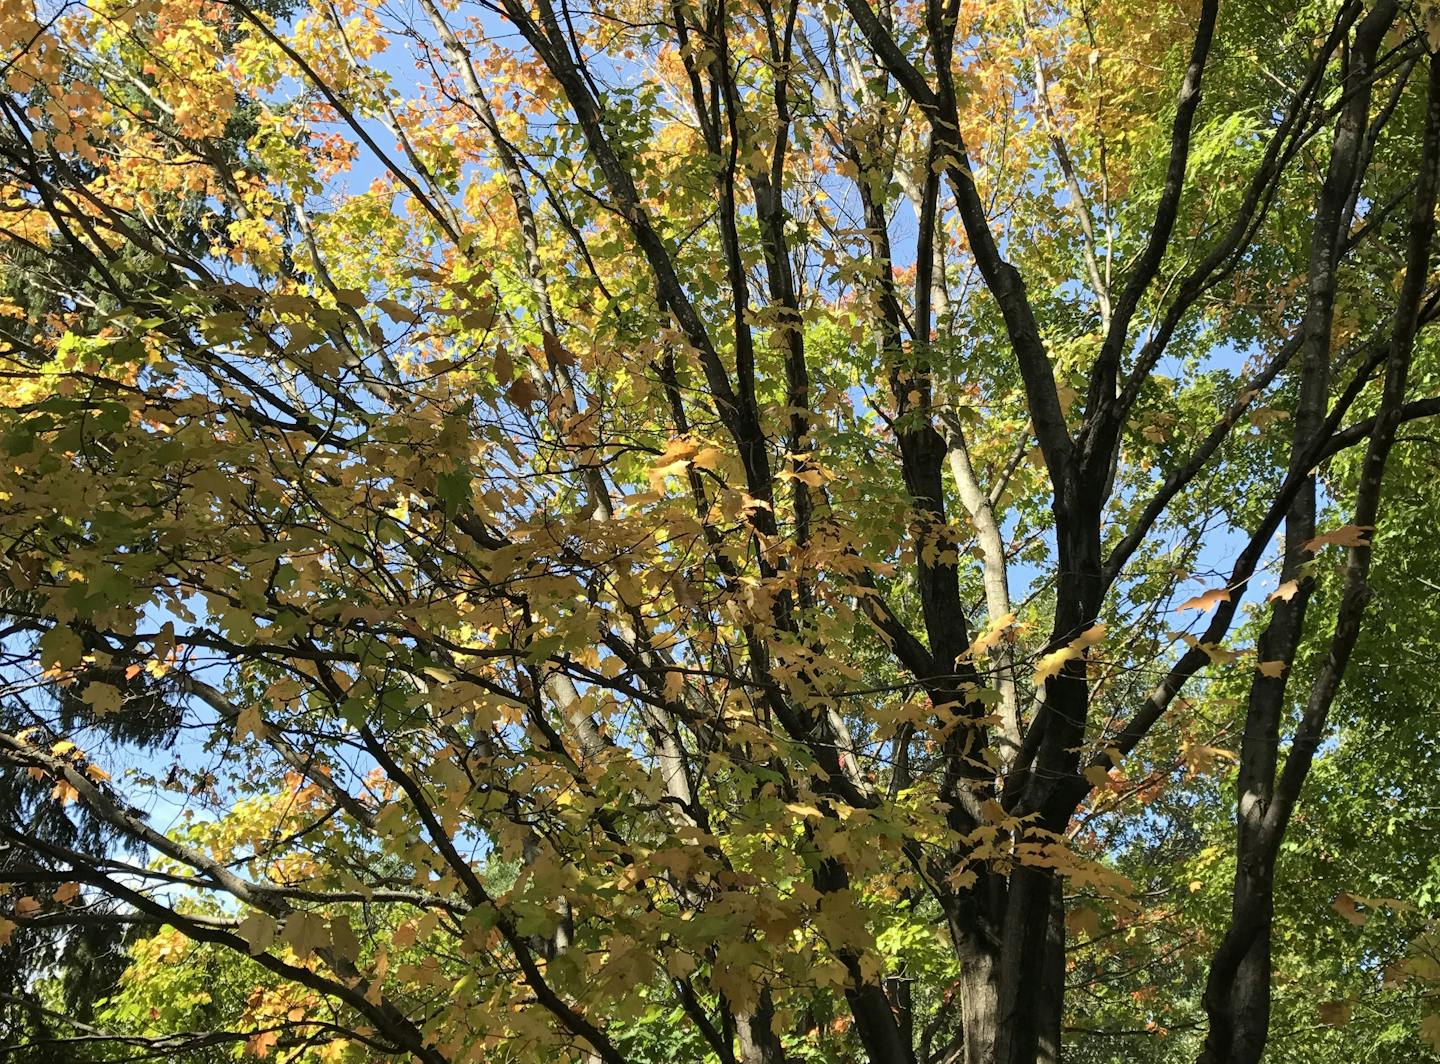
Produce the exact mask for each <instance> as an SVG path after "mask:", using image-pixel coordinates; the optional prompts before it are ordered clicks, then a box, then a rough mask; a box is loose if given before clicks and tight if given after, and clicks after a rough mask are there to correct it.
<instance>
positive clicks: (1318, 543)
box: [1305, 525, 1375, 553]
mask: <svg viewBox="0 0 1440 1064" xmlns="http://www.w3.org/2000/svg"><path fill="white" fill-rule="evenodd" d="M1374 531H1375V526H1374V525H1341V526H1340V527H1339V528H1337V529H1334V530H1333V531H1330V532H1326V533H1324V534H1322V535H1319V536H1316V537H1315V538H1314V539H1308V540H1306V541H1305V549H1306V550H1307V551H1310V552H1311V553H1314V552H1315V551H1318V550H1320V549H1321V548H1322V547H1330V546H1335V547H1368V546H1370V533H1371V532H1374Z"/></svg>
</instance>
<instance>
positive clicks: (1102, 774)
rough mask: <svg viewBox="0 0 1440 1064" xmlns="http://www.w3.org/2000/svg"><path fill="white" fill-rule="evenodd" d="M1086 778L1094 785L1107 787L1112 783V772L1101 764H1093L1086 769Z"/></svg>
mask: <svg viewBox="0 0 1440 1064" xmlns="http://www.w3.org/2000/svg"><path fill="white" fill-rule="evenodd" d="M1085 779H1086V781H1087V782H1088V783H1089V784H1090V786H1092V787H1105V786H1108V785H1109V783H1110V773H1108V772H1106V771H1105V770H1104V769H1103V768H1101V767H1100V766H1099V765H1091V766H1090V767H1089V768H1087V769H1086V770H1085Z"/></svg>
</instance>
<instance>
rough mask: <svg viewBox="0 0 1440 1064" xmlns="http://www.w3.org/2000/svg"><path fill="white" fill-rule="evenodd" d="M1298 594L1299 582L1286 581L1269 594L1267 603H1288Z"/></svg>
mask: <svg viewBox="0 0 1440 1064" xmlns="http://www.w3.org/2000/svg"><path fill="white" fill-rule="evenodd" d="M1299 592H1300V581H1298V580H1286V581H1285V582H1284V583H1283V584H1281V585H1280V586H1279V587H1277V588H1276V589H1275V590H1274V591H1272V592H1270V594H1269V596H1268V597H1267V599H1266V601H1267V602H1289V601H1290V600H1291V599H1292V598H1294V597H1295V596H1296V595H1297V594H1299Z"/></svg>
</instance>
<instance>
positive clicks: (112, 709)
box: [85, 683, 124, 717]
mask: <svg viewBox="0 0 1440 1064" xmlns="http://www.w3.org/2000/svg"><path fill="white" fill-rule="evenodd" d="M123 701H124V696H122V695H121V694H120V688H118V687H115V686H113V685H111V684H108V683H88V684H86V685H85V702H86V704H87V705H89V707H90V708H91V709H92V710H94V711H95V715H96V716H97V717H104V716H108V715H109V714H111V713H116V712H118V711H119V709H120V703H121V702H123Z"/></svg>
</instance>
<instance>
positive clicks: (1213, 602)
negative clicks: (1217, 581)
mask: <svg viewBox="0 0 1440 1064" xmlns="http://www.w3.org/2000/svg"><path fill="white" fill-rule="evenodd" d="M1229 601H1230V592H1229V591H1227V590H1226V589H1225V588H1223V587H1216V588H1211V589H1210V590H1209V591H1206V592H1203V593H1202V594H1199V595H1196V596H1195V597H1194V598H1192V599H1186V600H1185V601H1184V602H1182V603H1180V605H1178V606H1176V607H1175V612H1176V613H1184V612H1185V611H1186V610H1198V611H1200V612H1201V613H1209V612H1210V611H1211V610H1213V609H1214V608H1215V607H1216V606H1218V605H1220V603H1222V602H1229Z"/></svg>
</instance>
